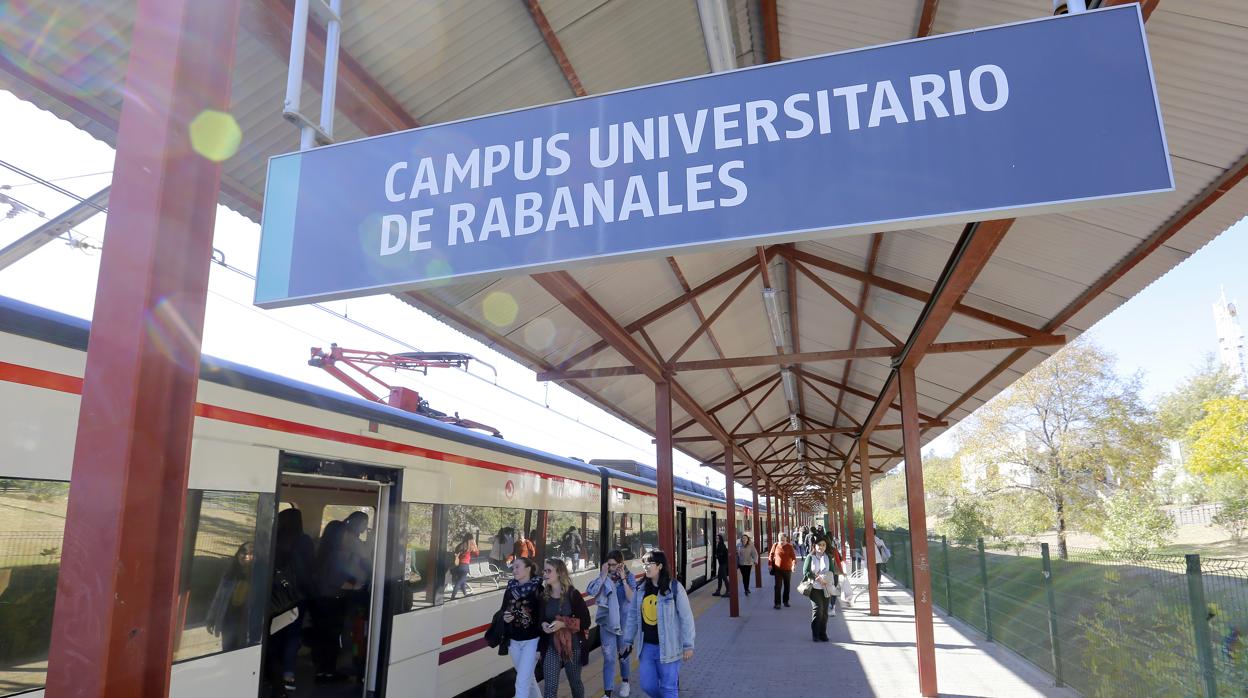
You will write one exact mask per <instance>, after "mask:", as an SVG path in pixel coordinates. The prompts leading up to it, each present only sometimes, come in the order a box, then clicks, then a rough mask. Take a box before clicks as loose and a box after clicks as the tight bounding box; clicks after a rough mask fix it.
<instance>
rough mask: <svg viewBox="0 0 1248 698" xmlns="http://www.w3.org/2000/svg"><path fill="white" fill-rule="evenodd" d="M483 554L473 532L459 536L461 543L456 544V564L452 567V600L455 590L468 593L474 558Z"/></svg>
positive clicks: (465, 594)
mask: <svg viewBox="0 0 1248 698" xmlns="http://www.w3.org/2000/svg"><path fill="white" fill-rule="evenodd" d="M479 554H481V549H480V548H478V547H477V541H476V539H475V538H474V537H473V535H472V533H470V532H465V533H464V534H463V535H461V536H460V537H459V545H456V546H455V566H454V567H452V568H451V581H452V586H451V600H452V601H453V600H454V599H455V592H457V591H462V592H464V596H467V595H468V572H469V571H470V570H471V569H472V558H474V557H476V556H477V555H479Z"/></svg>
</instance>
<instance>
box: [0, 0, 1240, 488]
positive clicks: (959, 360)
mask: <svg viewBox="0 0 1248 698" xmlns="http://www.w3.org/2000/svg"><path fill="white" fill-rule="evenodd" d="M342 4H343V31H342V47H343V52H342V56H341V62H340V71H339V85H338V98H337V105H338V109H337V114H338V115H337V122H336V127H335V134H334V136H335V139H336V140H339V141H344V140H351V139H355V138H360V137H363V136H367V135H373V134H380V133H386V132H390V131H394V130H400V129H407V128H413V127H416V126H419V125H422V124H433V123H438V122H443V121H449V120H455V119H462V118H465V117H471V116H476V115H482V114H489V113H493V112H498V111H503V110H509V109H515V108H519V107H525V106H530V105H537V104H544V103H549V102H555V101H559V100H564V99H569V98H572V97H575V96H578V95H585V94H596V93H602V92H607V91H612V90H618V89H622V88H627V87H632V86H638V85H645V84H649V83H656V82H661V81H667V80H673V79H677V78H683V77H688V76H694V75H700V74H703V73H707V72H710V71H711V70H712V66H713V65H714V66H715V67H716V69H723V68H732V67H743V66H749V65H755V64H759V63H763V62H768V61H774V60H782V59H790V58H798V57H803V56H811V55H816V54H822V53H829V52H835V51H842V50H846V49H853V48H858V47H862V46H867V45H874V44H880V43H887V42H896V41H901V40H905V39H909V38H914V37H916V36H926V35H930V34H940V33H946V32H952V31H959V30H966V29H971V28H976V27H982V26H989V25H996V24H1002V23H1007V22H1013V21H1020V20H1027V19H1034V18H1038V17H1043V16H1046V15H1048V14H1050V13H1051V11H1052V5H1051V2H1050V0H940V1H939V2H937V0H872V1H870V2H861V1H860V0H823V1H820V2H812V1H810V0H762V1H756V0H719V1H718V2H716V1H709V2H708V1H704V2H700V3H699V2H696V1H695V0H645V1H638V0H594V1H593V2H590V1H589V0H527V1H525V0H467V1H464V0H419V1H418V0H410V1H401V0H343V3H342ZM1089 4H1090V5H1094V6H1095V5H1097V4H1098V3H1096V2H1095V1H1093V2H1090V3H1089ZM1101 4H1104V5H1109V4H1118V3H1113V2H1110V1H1109V0H1106V2H1104V3H1101ZM243 8H244V9H243V17H242V23H243V24H242V30H241V31H240V33H239V43H238V49H237V59H236V66H237V67H236V69H235V75H234V88H233V107H232V113H233V115H234V116H235V117H236V118H237V120H238V123H239V125H240V126H241V128H242V132H243V142H242V146H241V148H240V150H239V151H238V153H237V154H236V155H235V156H234V157H232V158H231V159H230V160H229V161H228V162H227V163H226V165H225V174H224V177H223V184H222V191H223V193H222V196H223V203H225V204H226V205H227V206H230V207H232V208H234V209H236V210H238V211H239V212H241V213H243V214H245V215H247V216H249V217H251V218H252V219H255V220H258V217H259V213H260V202H261V201H262V198H263V194H264V183H265V168H266V165H267V162H268V158H269V156H272V155H275V154H279V153H283V152H289V151H292V150H295V149H296V148H297V147H298V140H299V138H298V133H297V131H296V129H295V128H293V127H292V126H291V124H290V123H288V122H286V121H284V120H283V118H282V100H283V95H284V91H285V84H286V66H287V62H288V55H289V48H290V39H291V37H290V27H291V23H292V11H293V3H292V2H287V1H284V0H243ZM716 8H718V9H719V10H721V11H722V12H723V16H724V18H725V20H724V22H723V23H722V24H719V25H718V26H720V27H724V26H726V27H727V31H726V32H725V31H722V30H718V31H717V30H716V29H715V27H716V26H717V23H716V21H715V18H716V12H715V10H716ZM1142 9H1143V12H1144V15H1145V17H1146V20H1147V24H1146V27H1147V33H1148V37H1149V47H1150V51H1151V56H1152V61H1153V65H1154V70H1155V75H1156V82H1157V87H1158V91H1159V94H1160V99H1161V110H1162V114H1163V117H1164V121H1165V126H1166V133H1167V138H1168V142H1169V148H1170V153H1171V156H1172V164H1173V170H1174V175H1175V180H1176V185H1177V189H1176V191H1174V192H1173V193H1169V194H1161V195H1152V196H1149V197H1145V198H1139V199H1132V200H1127V201H1125V202H1124V203H1117V204H1114V205H1110V206H1108V207H1102V208H1092V209H1086V210H1081V211H1078V212H1067V213H1061V214H1046V215H1040V216H1033V217H1028V218H1021V219H1018V220H1017V222H1013V221H995V222H984V223H982V224H980V225H978V226H971V225H969V224H970V223H971V221H967V222H966V223H965V224H956V225H943V226H939V227H929V228H920V229H912V230H900V231H894V232H888V233H877V234H864V235H857V236H851V237H839V238H822V239H821V238H820V236H819V235H818V234H817V233H816V234H812V235H810V239H809V240H805V241H800V242H796V243H789V244H785V245H777V246H771V247H765V248H738V249H730V250H719V251H714V252H709V253H701V254H688V255H680V256H675V257H666V258H664V257H659V258H652V259H646V260H642V261H630V262H626V263H613V264H602V265H597V266H589V267H581V268H578V269H576V270H573V271H567V272H551V273H543V274H537V275H532V276H512V277H509V278H504V279H499V280H491V281H488V282H476V283H471V284H459V285H448V286H444V287H441V288H436V289H433V290H426V291H421V292H414V293H405V294H402V296H401V298H402V299H403V300H404V301H406V302H408V303H410V304H411V305H413V306H415V307H417V308H420V309H421V310H424V311H427V312H429V313H431V314H433V315H434V316H435V317H438V318H440V319H442V320H444V321H446V322H447V323H449V324H451V325H453V326H455V327H457V328H459V329H461V330H463V331H464V332H466V333H468V334H470V335H472V336H475V337H478V338H480V339H482V340H483V341H485V342H486V343H487V344H490V345H492V346H493V347H494V348H496V349H498V350H499V351H502V352H503V353H505V354H507V355H509V356H511V357H512V358H514V359H515V360H517V361H519V362H520V363H522V364H524V365H526V366H528V367H530V368H532V369H534V370H535V371H538V372H539V373H540V374H541V377H542V378H546V379H551V380H559V381H560V382H561V383H562V384H563V385H564V386H566V387H567V388H568V389H570V390H572V391H573V392H575V393H577V394H579V395H582V396H583V397H585V398H586V399H588V400H590V401H591V402H593V403H595V404H597V405H600V406H602V407H603V408H605V409H606V410H608V411H610V412H612V413H614V414H616V415H618V416H619V417H621V418H622V419H624V420H626V421H628V422H630V423H632V424H635V425H637V426H638V427H640V428H642V429H644V430H646V431H649V432H653V431H654V423H655V422H654V419H655V400H654V391H653V389H652V384H653V382H654V381H655V380H656V379H663V378H664V377H670V384H671V389H672V396H673V402H674V408H673V409H674V415H673V423H674V425H675V439H676V444H675V445H676V447H678V448H680V449H681V450H682V451H684V452H686V453H688V454H690V455H691V456H693V457H694V458H697V459H699V460H701V461H703V462H707V463H711V464H717V463H721V462H722V460H723V454H724V447H723V445H722V444H721V441H722V440H731V441H732V442H733V443H734V444H735V445H736V447H737V448H736V455H735V457H734V459H733V462H734V466H735V472H736V475H737V477H738V480H739V481H740V482H742V483H743V484H746V485H748V484H750V473H751V467H752V466H756V467H757V470H756V472H757V473H758V475H759V476H760V477H764V478H765V479H766V480H768V481H770V482H771V483H772V484H773V485H774V486H776V487H778V488H779V489H780V490H781V491H783V492H786V493H788V494H790V495H795V496H798V497H799V498H800V497H802V495H803V493H804V492H807V491H809V492H810V495H809V496H808V503H809V504H811V505H812V506H813V507H815V508H817V507H818V506H819V504H820V503H821V502H822V499H821V497H822V495H821V494H818V495H817V494H816V493H817V492H821V491H822V490H824V489H826V486H827V485H828V484H830V483H833V482H836V481H838V478H839V477H840V476H841V475H842V474H843V470H842V469H843V468H844V466H845V463H846V462H847V461H848V462H852V461H853V459H854V458H855V457H856V451H857V445H858V439H857V436H858V433H859V432H861V431H862V430H863V428H864V425H865V426H872V427H874V429H873V430H871V431H872V436H871V442H872V443H873V444H874V445H873V446H872V449H873V453H872V455H873V456H874V459H873V460H872V466H873V467H874V469H875V470H876V471H877V472H879V471H882V470H884V469H887V468H889V467H891V466H892V465H895V464H896V463H897V462H898V461H899V460H900V458H901V450H902V442H901V436H902V434H901V431H900V430H899V429H896V428H890V427H893V426H895V425H897V424H898V423H899V422H900V419H899V416H900V415H899V412H898V410H897V409H896V408H895V407H894V405H895V404H897V402H898V401H897V386H896V379H895V373H894V372H893V371H892V362H893V359H894V357H897V356H900V355H901V354H902V353H903V352H905V351H920V350H922V358H921V361H919V363H918V368H917V392H918V394H919V412H920V422H921V423H923V424H925V425H926V427H925V430H924V432H923V439H924V440H925V441H926V440H930V439H932V438H935V437H936V436H937V435H939V434H940V433H941V432H942V431H944V430H945V429H947V428H949V426H951V425H953V424H954V423H956V422H957V421H958V420H960V419H962V418H965V417H966V416H967V415H969V414H970V413H971V412H972V411H974V410H975V409H976V408H977V407H979V406H980V405H982V404H983V403H984V402H985V401H987V400H988V399H990V398H991V397H992V396H994V395H996V394H997V393H999V392H1000V391H1001V390H1003V389H1004V388H1005V387H1007V386H1008V385H1009V384H1010V383H1011V382H1012V381H1014V380H1015V379H1017V378H1018V377H1019V376H1021V375H1022V374H1023V373H1024V372H1026V371H1027V370H1029V369H1030V368H1032V367H1033V366H1035V365H1036V364H1038V363H1039V362H1041V361H1042V360H1044V359H1045V358H1046V357H1047V356H1049V355H1050V354H1052V353H1053V352H1054V351H1056V350H1057V349H1058V348H1059V347H1060V345H1061V343H1062V342H1063V341H1065V342H1069V341H1071V340H1073V339H1074V338H1076V337H1077V336H1078V335H1079V334H1081V333H1082V332H1083V331H1085V330H1086V329H1088V328H1089V327H1091V326H1092V325H1093V324H1094V323H1095V322H1096V321H1098V320H1100V319H1101V318H1103V317H1105V316H1106V315H1107V314H1109V313H1110V312H1111V311H1113V310H1114V309H1115V308H1117V307H1118V306H1119V305H1121V304H1122V303H1124V302H1125V301H1126V300H1127V299H1129V298H1131V297H1132V296H1134V295H1135V294H1136V293H1138V292H1139V291H1140V290H1141V289H1143V288H1145V287H1146V286H1148V285H1149V284H1150V283H1152V282H1153V281H1154V280H1156V279H1158V278H1160V277H1161V276H1162V275H1163V274H1165V273H1166V272H1167V271H1169V270H1170V269H1172V268H1173V267H1174V266H1175V265H1177V264H1178V263H1179V262H1182V261H1183V260H1184V259H1186V258H1187V257H1188V256H1189V255H1191V254H1192V253H1194V252H1195V251H1196V250H1198V249H1200V248H1201V247H1202V246H1203V245H1204V244H1205V243H1207V242H1209V241H1210V240H1211V239H1212V238H1214V237H1215V236H1216V235H1218V234H1219V233H1220V232H1222V231H1223V230H1225V229H1226V228H1227V227H1228V226H1230V225H1231V224H1232V223H1234V222H1236V221H1237V220H1238V219H1239V218H1241V217H1242V216H1243V215H1244V214H1245V212H1248V186H1244V185H1242V184H1240V182H1241V180H1242V179H1243V177H1244V175H1245V173H1246V172H1248V8H1245V6H1244V4H1243V2H1242V0H1181V1H1180V0H1161V1H1160V2H1158V1H1157V0H1149V1H1148V2H1145V3H1144V5H1143V8H1142ZM134 13H135V2H132V1H126V0H28V1H27V2H22V3H17V4H15V5H11V6H10V7H9V8H8V9H7V10H5V11H4V12H3V13H0V20H2V21H0V40H2V41H3V43H4V45H5V47H6V51H4V52H2V53H0V88H4V89H8V90H11V91H12V92H14V93H16V94H17V95H19V96H20V97H21V98H23V99H26V100H28V101H30V102H32V103H34V104H36V105H38V106H40V107H41V108H43V109H46V110H48V111H50V112H52V113H54V114H56V115H57V116H59V117H61V118H64V119H66V120H68V121H70V122H72V123H74V124H75V125H77V126H79V127H80V128H82V129H84V130H86V131H88V132H90V133H92V134H93V135H95V136H96V137H98V138H100V139H102V140H104V141H107V142H109V143H113V142H115V139H116V130H117V123H118V116H119V111H120V107H121V102H122V95H121V92H120V89H121V85H122V84H123V77H124V71H125V67H126V59H127V47H128V42H129V33H130V31H131V22H132V17H133V16H134ZM314 24H316V20H314ZM324 50H325V32H324V30H323V29H320V27H319V25H317V26H316V27H315V28H314V29H313V31H312V35H311V37H310V38H309V40H308V56H309V60H308V61H307V63H306V65H305V72H306V74H305V87H304V89H305V95H304V100H303V101H304V109H305V112H307V113H315V110H316V109H317V108H318V103H319V85H320V77H321V69H322V64H321V60H322V59H321V58H318V56H323V55H324ZM1057 50H1060V48H1058V49H1057ZM1086 69H1087V70H1098V69H1099V66H1097V65H1095V64H1093V65H1088V66H1086ZM1113 128H1114V124H1112V123H1111V124H1106V123H1063V124H1052V129H1053V131H1052V132H1048V133H1037V134H1036V137H1037V138H1041V137H1043V138H1052V137H1053V135H1054V133H1059V134H1060V133H1061V132H1062V131H1064V130H1070V129H1102V130H1103V129H1113ZM1071 176H1074V177H1078V176H1079V173H1077V172H1075V173H1071ZM960 241H961V244H960ZM955 250H960V253H959V254H958V255H955V254H954V253H955ZM764 288H771V289H774V292H773V293H769V294H765V293H764ZM963 291H965V293H964V294H963ZM769 306H770V309H769ZM907 347H911V349H907ZM786 383H788V385H787V386H786ZM798 436H800V437H801V438H802V443H801V445H800V446H799V445H798V443H797V437H798ZM857 470H858V469H857V468H855V469H854V471H855V474H854V479H855V480H856V477H857Z"/></svg>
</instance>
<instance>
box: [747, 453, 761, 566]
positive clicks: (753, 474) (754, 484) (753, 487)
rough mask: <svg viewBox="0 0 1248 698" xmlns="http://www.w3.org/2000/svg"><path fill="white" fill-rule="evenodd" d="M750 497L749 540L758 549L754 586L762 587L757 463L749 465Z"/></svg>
mask: <svg viewBox="0 0 1248 698" xmlns="http://www.w3.org/2000/svg"><path fill="white" fill-rule="evenodd" d="M750 499H751V501H752V502H753V503H754V509H753V510H752V513H753V514H754V536H753V537H754V540H752V541H750V544H751V545H753V546H754V549H755V550H757V551H759V562H758V563H757V564H755V565H754V588H755V589H762V588H763V565H762V546H763V539H762V538H761V536H762V534H763V529H761V528H759V518H758V466H757V465H751V466H750Z"/></svg>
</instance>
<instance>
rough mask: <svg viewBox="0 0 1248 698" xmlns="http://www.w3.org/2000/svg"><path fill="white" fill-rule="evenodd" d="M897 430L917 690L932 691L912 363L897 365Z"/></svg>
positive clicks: (929, 602) (929, 588)
mask: <svg viewBox="0 0 1248 698" xmlns="http://www.w3.org/2000/svg"><path fill="white" fill-rule="evenodd" d="M898 378H899V379H900V380H899V387H900V389H901V432H902V442H903V444H904V450H905V460H906V503H907V505H908V507H909V510H910V551H911V553H910V556H911V570H912V571H913V579H914V636H915V645H916V649H917V650H918V657H919V693H920V694H922V695H924V696H935V695H936V646H935V640H934V635H933V631H932V577H931V566H930V565H929V564H928V554H927V506H926V505H925V503H924V492H923V459H922V456H921V454H920V453H919V437H920V433H919V406H918V397H919V396H918V393H917V392H916V391H915V380H914V366H913V365H910V364H903V365H902V366H901V368H899V369H898Z"/></svg>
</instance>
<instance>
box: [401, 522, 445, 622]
mask: <svg viewBox="0 0 1248 698" xmlns="http://www.w3.org/2000/svg"><path fill="white" fill-rule="evenodd" d="M403 506H404V507H406V508H407V516H405V517H404V523H405V525H406V526H405V532H404V533H403V537H404V540H406V541H407V542H406V544H405V546H404V551H405V553H404V555H405V558H404V564H403V569H404V582H405V584H406V587H407V592H408V593H407V594H406V595H405V596H404V599H403V605H404V606H403V611H404V612H406V611H418V610H420V609H422V608H432V607H433V606H437V605H438V604H441V603H442V600H443V595H444V593H445V584H446V578H447V573H448V572H449V570H450V568H451V565H450V562H451V561H450V556H449V555H445V554H443V555H441V556H437V555H432V554H431V551H435V550H441V549H442V548H444V547H445V545H444V543H443V541H442V538H443V536H444V535H445V533H444V529H443V527H442V518H443V515H444V514H443V511H444V509H445V507H444V506H443V505H441V504H411V503H409V504H404V505H403ZM439 557H440V558H441V559H439ZM432 580H437V581H436V582H432V583H431V581H432Z"/></svg>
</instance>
